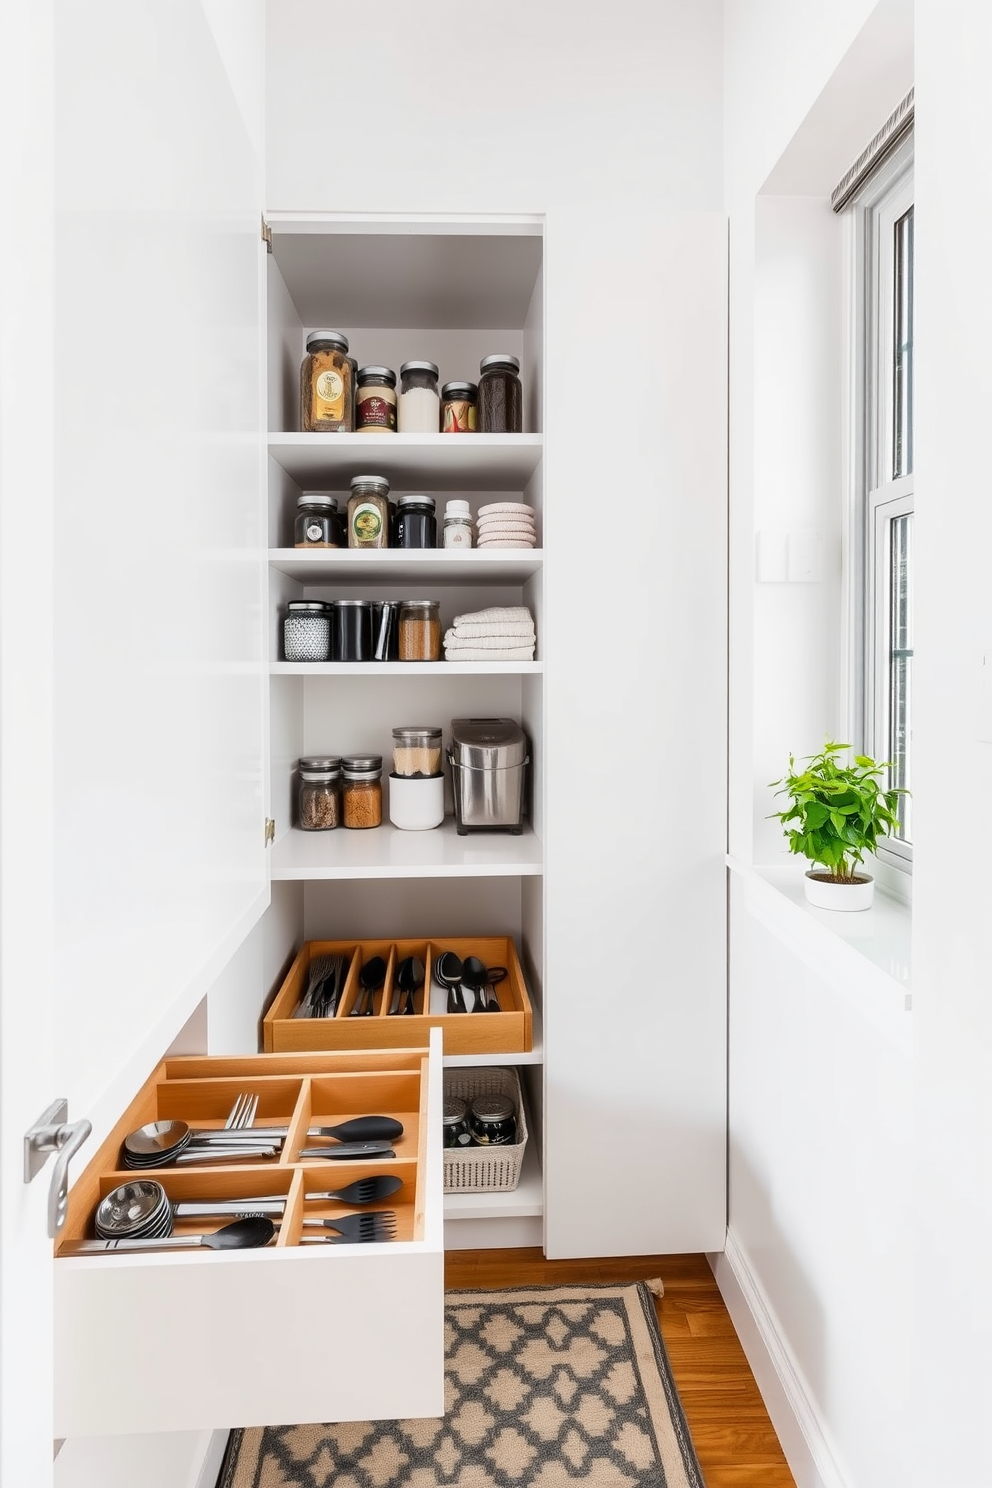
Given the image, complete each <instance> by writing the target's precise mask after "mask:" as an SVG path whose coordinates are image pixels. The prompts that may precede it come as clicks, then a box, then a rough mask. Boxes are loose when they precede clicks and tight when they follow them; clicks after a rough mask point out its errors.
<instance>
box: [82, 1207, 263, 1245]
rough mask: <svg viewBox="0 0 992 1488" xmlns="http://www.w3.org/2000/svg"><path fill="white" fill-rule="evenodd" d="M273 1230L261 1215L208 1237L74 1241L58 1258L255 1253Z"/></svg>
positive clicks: (189, 1236)
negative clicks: (113, 1253)
mask: <svg viewBox="0 0 992 1488" xmlns="http://www.w3.org/2000/svg"><path fill="white" fill-rule="evenodd" d="M275 1232H276V1227H275V1225H274V1224H273V1223H272V1221H271V1219H268V1218H267V1217H266V1216H265V1215H261V1214H259V1215H250V1216H248V1217H246V1218H245V1219H236V1220H235V1221H234V1223H233V1224H229V1225H224V1226H222V1228H221V1229H219V1230H214V1231H213V1232H212V1233H211V1234H208V1235H162V1236H160V1237H159V1238H158V1239H157V1240H156V1239H153V1238H151V1237H149V1238H148V1239H145V1240H141V1239H138V1240H128V1239H124V1240H75V1241H73V1242H72V1243H71V1244H70V1245H64V1246H63V1247H62V1255H108V1254H109V1253H110V1252H111V1251H115V1250H127V1251H135V1250H197V1249H199V1247H200V1246H201V1245H203V1246H206V1247H207V1249H208V1250H255V1249H257V1248H258V1246H260V1245H268V1243H269V1241H270V1240H271V1239H272V1236H273V1235H274V1234H275Z"/></svg>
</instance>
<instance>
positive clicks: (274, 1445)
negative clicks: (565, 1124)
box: [218, 1282, 703, 1488]
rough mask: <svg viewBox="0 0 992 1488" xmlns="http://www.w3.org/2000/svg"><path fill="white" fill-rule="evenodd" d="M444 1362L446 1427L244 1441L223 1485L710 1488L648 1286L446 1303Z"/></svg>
mask: <svg viewBox="0 0 992 1488" xmlns="http://www.w3.org/2000/svg"><path fill="white" fill-rule="evenodd" d="M653 1285H654V1284H653ZM445 1355H446V1365H445V1414H444V1416H443V1417H442V1418H441V1419H440V1420H410V1421H377V1422H367V1421H364V1422H349V1423H347V1424H343V1425H331V1426H326V1425H314V1426H269V1427H264V1428H261V1427H259V1428H254V1429H251V1430H245V1431H235V1432H233V1433H232V1437H231V1443H230V1446H229V1448H228V1454H227V1458H226V1461H225V1464H224V1469H223V1471H222V1472H221V1476H220V1482H219V1484H218V1488H571V1485H579V1484H581V1485H584V1488H703V1478H702V1474H701V1473H700V1470H699V1464H698V1462H697V1461H696V1454H695V1452H694V1450H693V1447H692V1442H691V1440H690V1437H689V1430H688V1427H687V1426H686V1421H685V1416H684V1414H683V1412H682V1406H681V1404H680V1402H679V1398H678V1395H677V1393H676V1390H675V1385H674V1382H673V1380H672V1374H671V1369H670V1367H669V1363H668V1356H667V1355H666V1353H665V1346H664V1344H663V1343H662V1340H661V1334H660V1333H659V1331H658V1323H657V1318H656V1315H655V1310H654V1299H653V1297H652V1295H651V1293H650V1291H649V1290H648V1288H647V1286H646V1285H645V1284H644V1283H643V1282H634V1283H630V1284H627V1285H616V1286H591V1287H590V1286H562V1287H526V1288H517V1289H514V1290H510V1291H498V1292H448V1293H447V1294H446V1297H445Z"/></svg>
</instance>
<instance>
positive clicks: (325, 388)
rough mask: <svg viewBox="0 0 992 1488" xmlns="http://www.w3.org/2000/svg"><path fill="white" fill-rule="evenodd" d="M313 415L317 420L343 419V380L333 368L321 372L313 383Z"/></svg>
mask: <svg viewBox="0 0 992 1488" xmlns="http://www.w3.org/2000/svg"><path fill="white" fill-rule="evenodd" d="M313 391H314V403H315V407H314V415H315V416H316V417H317V418H319V419H340V418H344V378H343V377H342V376H341V373H340V372H335V371H334V369H333V368H330V369H328V371H326V372H321V373H319V374H318V376H317V380H316V381H315V383H314V387H313Z"/></svg>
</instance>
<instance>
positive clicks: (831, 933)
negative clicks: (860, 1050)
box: [727, 856, 912, 1047]
mask: <svg viewBox="0 0 992 1488" xmlns="http://www.w3.org/2000/svg"><path fill="white" fill-rule="evenodd" d="M727 866H728V867H729V868H730V870H731V872H732V873H733V874H735V875H736V876H737V877H738V878H739V879H740V882H741V885H742V889H743V897H744V904H745V906H746V907H747V909H748V911H749V913H750V914H751V915H753V916H754V918H755V919H756V920H758V921H759V922H760V923H761V924H762V925H764V927H765V929H766V930H768V931H770V933H771V934H772V935H774V936H775V938H776V939H777V940H778V941H779V942H781V943H782V944H783V945H786V946H788V947H789V949H790V950H791V951H792V952H793V953H794V954H795V955H796V956H798V957H799V959H800V960H802V961H804V962H805V963H806V964H807V965H808V966H809V967H810V968H811V969H812V970H813V971H815V972H817V974H818V975H819V976H821V977H822V978H824V979H825V980H827V981H829V983H830V985H831V987H832V988H833V989H834V990H835V991H836V992H837V994H838V996H841V997H843V998H844V999H845V1000H846V1001H849V1002H850V1003H851V1004H852V1005H853V1006H854V1007H856V1008H857V1010H858V1012H859V1013H861V1014H862V1016H864V1017H867V1018H868V1019H869V1020H870V1021H871V1022H873V1023H874V1024H875V1025H876V1027H878V1028H879V1029H880V1031H882V1032H884V1033H885V1034H886V1035H887V1036H889V1037H891V1038H894V1039H895V1040H896V1041H897V1042H899V1043H903V1042H904V1041H905V1043H906V1046H907V1047H908V1039H909V1020H908V1019H907V1018H905V1016H904V1015H905V1014H906V1013H908V1012H909V1011H910V1010H911V1008H912V992H911V990H910V988H911V971H912V963H911V929H912V910H911V909H910V907H909V905H907V904H903V903H901V902H900V901H899V900H898V899H896V898H894V897H893V896H892V895H891V894H887V893H886V892H885V890H884V889H881V888H880V887H879V886H878V884H876V886H875V902H874V905H873V907H872V908H871V909H869V910H865V911H863V912H862V913H860V914H842V913H832V912H831V911H830V910H824V909H816V908H814V907H813V906H812V905H811V904H807V902H806V899H805V897H804V888H803V875H804V872H805V870H804V869H803V868H802V867H801V866H799V865H798V864H792V863H788V864H774V865H772V864H764V865H759V864H750V863H744V862H741V861H740V859H738V858H735V857H732V856H728V858H727Z"/></svg>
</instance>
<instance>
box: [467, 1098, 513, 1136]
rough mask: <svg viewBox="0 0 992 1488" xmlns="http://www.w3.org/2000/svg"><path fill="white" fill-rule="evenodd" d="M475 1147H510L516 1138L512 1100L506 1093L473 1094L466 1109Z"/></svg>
mask: <svg viewBox="0 0 992 1488" xmlns="http://www.w3.org/2000/svg"><path fill="white" fill-rule="evenodd" d="M468 1124H469V1128H470V1130H471V1132H472V1141H473V1142H474V1143H475V1145H476V1146H477V1147H512V1146H513V1144H514V1143H515V1142H516V1140H517V1122H516V1116H515V1113H514V1109H513V1102H512V1100H511V1099H510V1097H509V1096H508V1095H496V1094H493V1095H475V1096H473V1097H472V1104H471V1105H470V1106H469V1111H468Z"/></svg>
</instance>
